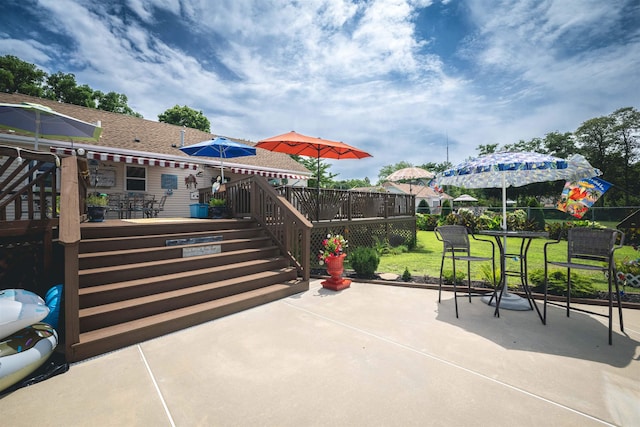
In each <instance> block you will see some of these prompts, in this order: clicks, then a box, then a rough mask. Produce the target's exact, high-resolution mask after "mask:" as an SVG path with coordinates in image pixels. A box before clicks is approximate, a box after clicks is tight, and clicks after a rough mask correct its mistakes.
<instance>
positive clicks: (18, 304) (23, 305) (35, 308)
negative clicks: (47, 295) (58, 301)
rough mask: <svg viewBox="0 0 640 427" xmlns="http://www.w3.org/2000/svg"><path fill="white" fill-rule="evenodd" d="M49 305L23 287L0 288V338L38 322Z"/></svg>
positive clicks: (43, 316)
mask: <svg viewBox="0 0 640 427" xmlns="http://www.w3.org/2000/svg"><path fill="white" fill-rule="evenodd" d="M48 314H49V307H47V305H46V304H45V302H44V300H43V299H42V298H40V297H39V296H38V295H37V294H34V293H33V292H29V291H27V290H24V289H4V290H0V339H2V338H4V337H8V336H9V335H11V334H13V333H15V332H17V331H19V330H21V329H23V328H25V327H27V326H29V325H33V324H34V323H37V322H40V321H41V320H42V319H44V318H45V317H47V315H48Z"/></svg>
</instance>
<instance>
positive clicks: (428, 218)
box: [416, 213, 440, 231]
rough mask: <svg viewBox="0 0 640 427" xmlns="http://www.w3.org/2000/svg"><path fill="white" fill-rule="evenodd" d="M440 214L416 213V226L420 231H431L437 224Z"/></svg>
mask: <svg viewBox="0 0 640 427" xmlns="http://www.w3.org/2000/svg"><path fill="white" fill-rule="evenodd" d="M439 218H440V215H435V214H428V215H425V214H420V213H418V214H416V228H417V229H418V230H421V231H433V229H434V228H436V227H437V226H438V219H439Z"/></svg>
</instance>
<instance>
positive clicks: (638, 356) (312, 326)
mask: <svg viewBox="0 0 640 427" xmlns="http://www.w3.org/2000/svg"><path fill="white" fill-rule="evenodd" d="M437 296H438V293H437V290H431V289H414V288H403V287H395V286H383V285H374V284H366V283H353V284H352V286H351V288H349V289H346V290H344V291H341V292H332V291H327V290H324V289H322V288H321V286H320V281H319V280H314V281H312V283H311V289H310V290H309V291H307V292H304V293H302V294H298V295H294V296H292V297H289V298H286V299H283V300H280V301H277V302H273V303H270V304H266V305H263V306H260V307H257V308H254V309H251V310H247V311H245V312H242V313H239V314H235V315H232V316H228V317H225V318H221V319H218V320H215V321H212V322H208V323H205V324H202V325H199V326H196V327H193V328H190V329H187V330H183V331H180V332H177V333H174V334H171V335H167V336H163V337H160V338H157V339H154V340H151V341H147V342H144V343H142V344H139V345H136V346H132V347H128V348H125V349H122V350H119V351H116V352H113V353H109V354H106V355H103V356H100V357H97V358H94V359H90V360H87V361H84V362H81V363H77V364H74V365H72V366H71V368H70V370H69V371H68V372H67V373H64V374H62V375H58V376H56V377H53V378H50V379H48V380H46V381H43V382H41V383H38V384H35V385H32V386H30V387H26V388H22V389H19V390H17V391H15V392H13V393H10V394H7V395H5V396H4V397H3V398H0V414H1V420H2V421H1V423H2V425H7V426H33V425H38V426H92V427H98V426H250V425H260V426H262V425H265V426H276V425H277V426H315V425H317V426H324V425H335V426H374V425H390V426H391V425H392V426H408V425H420V426H439V425H442V426H471V425H474V426H479V425H491V426H513V425H517V426H539V425H541V424H544V425H562V426H574V425H575V426H590V425H623V426H632V425H636V426H637V425H640V403H639V402H640V310H629V309H625V313H624V316H625V318H624V320H625V331H626V334H627V335H626V336H625V335H623V334H621V333H620V329H619V326H618V324H617V322H615V321H614V338H613V346H609V345H607V327H606V323H605V322H606V318H601V317H598V316H591V315H586V314H583V313H579V312H573V313H572V314H571V317H570V318H567V317H566V316H565V314H564V310H563V309H561V308H558V307H553V306H551V307H550V308H549V310H550V313H549V321H548V324H547V326H544V325H542V324H541V322H540V320H539V319H538V317H537V315H536V314H535V313H534V312H531V311H528V312H521V311H507V310H502V311H501V317H500V318H494V317H493V309H492V308H490V307H488V306H487V305H485V304H484V303H482V302H481V301H480V300H479V299H477V298H475V299H474V300H473V302H472V303H471V304H469V303H468V302H467V301H466V300H463V299H461V300H459V304H460V318H459V319H456V317H455V313H454V307H453V300H452V297H453V294H452V293H445V294H444V298H445V300H443V302H442V304H440V305H439V304H438V303H437ZM590 309H593V307H590ZM600 309H602V310H605V309H606V308H604V307H602V308H600Z"/></svg>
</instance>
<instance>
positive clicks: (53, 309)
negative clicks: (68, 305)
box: [42, 285, 62, 329]
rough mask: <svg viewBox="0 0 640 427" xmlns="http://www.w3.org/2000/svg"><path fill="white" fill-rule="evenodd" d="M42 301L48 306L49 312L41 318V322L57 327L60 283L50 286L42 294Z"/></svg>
mask: <svg viewBox="0 0 640 427" xmlns="http://www.w3.org/2000/svg"><path fill="white" fill-rule="evenodd" d="M44 303H45V304H46V305H47V307H49V314H48V315H47V317H45V318H44V319H42V323H48V324H49V325H51V326H53V328H54V329H58V319H59V318H60V305H61V304H62V285H55V286H52V287H51V289H49V290H48V291H47V293H46V295H45V296H44Z"/></svg>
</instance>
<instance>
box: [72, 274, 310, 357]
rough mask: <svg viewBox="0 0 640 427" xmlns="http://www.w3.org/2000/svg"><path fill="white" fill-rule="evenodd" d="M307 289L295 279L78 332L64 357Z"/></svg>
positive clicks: (132, 340)
mask: <svg viewBox="0 0 640 427" xmlns="http://www.w3.org/2000/svg"><path fill="white" fill-rule="evenodd" d="M308 289H309V282H308V281H301V280H296V281H292V282H288V283H281V284H274V285H271V286H267V287H263V288H259V289H255V290H252V291H249V292H244V293H242V294H237V295H233V296H229V297H225V298H220V299H216V300H212V301H206V302H202V303H200V304H196V305H192V306H189V307H184V308H180V309H177V310H170V311H166V312H164V313H160V314H156V315H153V316H149V317H145V318H141V319H136V320H132V321H130V322H125V323H120V324H117V325H113V326H109V327H107V328H103V329H98V330H94V331H90V332H85V333H81V334H80V342H78V343H76V344H73V345H72V346H71V350H72V351H71V354H70V355H68V358H69V359H70V360H69V361H70V362H73V361H77V360H83V359H87V358H89V357H92V356H95V355H98V354H102V353H106V352H109V351H113V350H116V349H119V348H123V347H126V346H129V345H132V344H136V343H140V342H142V341H145V340H148V339H151V338H155V337H159V336H161V335H165V334H168V333H170V332H175V331H178V330H181V329H185V328H187V327H190V326H194V325H197V324H200V323H204V322H207V321H210V320H214V319H217V318H220V317H223V316H226V315H229V314H233V313H237V312H239V311H242V310H246V309H248V308H251V307H256V306H258V305H261V304H265V303H267V302H271V301H275V300H278V299H281V298H285V297H287V296H290V295H294V294H296V293H299V292H304V291H306V290H308Z"/></svg>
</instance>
